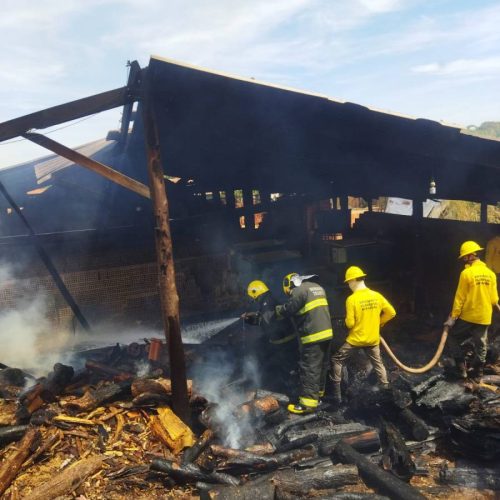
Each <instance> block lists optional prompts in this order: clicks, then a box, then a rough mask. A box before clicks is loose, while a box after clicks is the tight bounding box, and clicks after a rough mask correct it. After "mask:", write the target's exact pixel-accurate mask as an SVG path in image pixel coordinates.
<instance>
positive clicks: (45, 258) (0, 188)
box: [0, 182, 91, 331]
mask: <svg viewBox="0 0 500 500" xmlns="http://www.w3.org/2000/svg"><path fill="white" fill-rule="evenodd" d="M0 192H1V193H2V194H3V195H4V197H5V199H6V200H7V201H8V202H9V204H10V206H11V207H12V210H14V211H15V212H16V214H17V215H18V217H19V218H20V219H21V222H22V223H23V224H24V226H25V227H26V229H27V230H28V233H29V235H30V239H31V241H32V242H33V244H34V246H35V249H36V251H37V253H38V256H39V257H40V260H41V261H42V262H43V263H44V265H45V267H46V268H47V271H48V272H49V274H50V275H51V276H52V279H53V280H54V283H55V284H56V286H57V289H58V290H59V292H60V293H61V295H62V296H63V298H64V300H65V301H66V303H67V304H68V305H69V307H70V308H71V310H72V311H73V314H74V315H75V317H76V319H77V320H78V321H79V322H80V324H81V325H82V327H83V328H84V330H87V331H90V330H91V328H90V325H89V323H88V321H87V320H86V319H85V316H84V315H83V313H82V311H81V310H80V308H79V307H78V304H77V303H76V301H75V299H74V298H73V295H71V293H70V291H69V290H68V288H67V287H66V285H65V284H64V281H63V280H62V278H61V276H60V275H59V273H58V272H57V269H56V267H55V266H54V263H53V262H52V259H51V258H50V257H49V255H48V254H47V252H46V251H45V249H44V248H43V246H42V244H41V243H40V241H39V240H38V237H37V235H36V233H35V231H34V230H33V228H32V227H31V224H30V223H29V222H28V219H27V218H26V217H25V216H24V214H23V212H22V211H21V209H20V208H19V206H18V205H17V203H16V202H15V201H14V198H12V196H11V195H10V194H9V192H8V191H7V189H6V187H5V186H4V185H3V183H2V182H0Z"/></svg>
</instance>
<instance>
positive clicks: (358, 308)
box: [331, 266, 396, 404]
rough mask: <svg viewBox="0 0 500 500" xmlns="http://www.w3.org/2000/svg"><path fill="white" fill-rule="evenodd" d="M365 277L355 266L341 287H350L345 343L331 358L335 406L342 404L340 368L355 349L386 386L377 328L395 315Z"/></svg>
mask: <svg viewBox="0 0 500 500" xmlns="http://www.w3.org/2000/svg"><path fill="white" fill-rule="evenodd" d="M365 277H366V274H365V273H364V272H363V271H362V270H361V269H360V268H359V267H357V266H351V267H349V268H348V269H347V271H346V273H345V280H344V283H347V284H348V285H349V288H350V289H351V291H352V295H350V296H349V297H348V298H347V300H346V318H345V324H346V326H347V328H348V329H349V333H348V335H347V338H346V341H345V343H344V344H343V345H342V347H341V348H340V349H339V350H338V351H337V352H336V353H335V354H334V355H333V356H332V376H331V378H332V381H333V398H334V401H335V402H336V403H337V404H340V403H341V402H342V396H341V389H340V383H341V381H342V367H343V365H344V363H345V361H346V360H347V359H348V358H349V357H350V356H351V355H352V354H353V353H354V351H355V350H356V349H362V350H363V351H364V352H365V354H366V355H367V356H368V358H369V359H370V361H371V363H372V366H373V368H374V370H375V373H376V374H377V378H378V381H379V383H380V385H381V386H382V387H388V385H389V381H388V380H387V372H386V370H385V367H384V363H383V362H382V357H381V356H380V327H381V326H384V325H385V324H386V323H387V322H388V321H390V320H391V319H392V318H394V316H396V311H395V310H394V307H392V305H391V304H390V303H389V301H388V300H387V299H386V298H385V297H384V296H383V295H382V294H380V293H379V292H376V291H374V290H370V289H369V288H368V287H367V286H366V285H365V281H364V278H365Z"/></svg>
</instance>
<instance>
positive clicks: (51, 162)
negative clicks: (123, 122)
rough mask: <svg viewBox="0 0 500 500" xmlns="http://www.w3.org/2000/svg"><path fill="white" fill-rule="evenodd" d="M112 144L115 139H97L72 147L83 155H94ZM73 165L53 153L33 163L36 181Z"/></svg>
mask: <svg viewBox="0 0 500 500" xmlns="http://www.w3.org/2000/svg"><path fill="white" fill-rule="evenodd" d="M114 144H115V141H108V140H106V139H99V140H97V141H93V142H89V143H87V144H84V145H83V146H79V147H77V148H74V150H75V151H78V152H79V153H81V154H82V155H84V156H94V155H95V154H97V153H99V152H102V151H104V150H105V149H107V148H108V147H110V146H113V145H114ZM73 165H74V163H73V162H72V161H71V160H68V159H67V158H64V157H62V156H58V155H53V156H51V157H49V158H48V159H46V160H44V161H41V162H37V163H35V164H34V165H33V167H34V169H35V176H36V179H37V183H38V184H42V183H43V182H45V181H48V180H49V179H50V178H51V177H52V174H54V173H55V172H58V171H59V170H63V169H65V168H67V167H71V166H73Z"/></svg>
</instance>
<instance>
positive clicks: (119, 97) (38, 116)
mask: <svg viewBox="0 0 500 500" xmlns="http://www.w3.org/2000/svg"><path fill="white" fill-rule="evenodd" d="M132 100H134V99H133V97H132V96H131V95H130V92H129V89H128V88H127V87H121V88H119V89H114V90H109V91H108V92H103V93H102V94H96V95H93V96H90V97H84V98H83V99H78V100H76V101H71V102H67V103H65V104H61V105H59V106H54V107H52V108H47V109H44V110H42V111H37V112H36V113H31V114H29V115H24V116H21V117H19V118H15V119H14V120H9V121H7V122H3V123H0V142H1V141H6V140H8V139H13V138H14V137H18V136H20V135H22V134H24V133H25V132H27V131H28V130H31V129H34V128H36V129H44V128H47V127H52V126H53V125H58V124H59V123H64V122H69V121H71V120H76V119H77V118H83V117H84V116H89V115H93V114H95V113H100V112H101V111H107V110H108V109H113V108H118V107H119V106H123V105H124V104H127V103H128V102H130V101H132Z"/></svg>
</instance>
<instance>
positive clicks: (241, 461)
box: [210, 445, 317, 472]
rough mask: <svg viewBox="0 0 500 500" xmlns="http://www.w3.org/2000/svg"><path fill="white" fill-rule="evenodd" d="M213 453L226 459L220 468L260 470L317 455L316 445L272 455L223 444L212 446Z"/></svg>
mask: <svg viewBox="0 0 500 500" xmlns="http://www.w3.org/2000/svg"><path fill="white" fill-rule="evenodd" d="M210 450H211V451H212V453H213V454H214V455H216V456H218V457H223V458H224V459H225V460H224V461H223V462H222V463H220V464H219V468H220V469H224V470H229V469H231V470H233V469H235V470H238V471H240V472H242V471H250V472H258V471H269V470H275V469H277V468H278V467H281V466H284V465H290V464H293V463H296V462H300V461H301V460H306V459H309V458H313V457H315V456H317V451H316V448H315V447H314V446H311V445H308V446H307V447H305V448H301V449H297V450H291V451H288V452H284V453H276V454H275V455H271V456H261V455H257V454H255V453H249V452H247V451H242V450H235V449H232V448H224V447H223V446H218V445H212V446H210Z"/></svg>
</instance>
